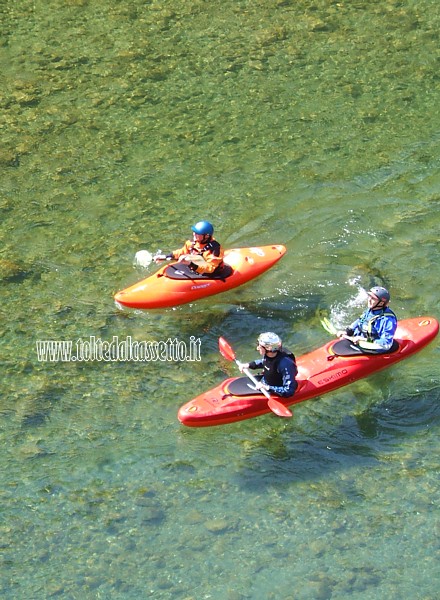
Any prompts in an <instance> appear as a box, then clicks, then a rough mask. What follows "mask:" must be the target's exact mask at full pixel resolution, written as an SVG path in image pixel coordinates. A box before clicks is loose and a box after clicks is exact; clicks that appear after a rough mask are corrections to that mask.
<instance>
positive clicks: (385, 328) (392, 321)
mask: <svg viewBox="0 0 440 600" xmlns="http://www.w3.org/2000/svg"><path fill="white" fill-rule="evenodd" d="M373 328H374V330H375V332H376V334H377V335H378V336H379V337H377V338H375V339H374V340H373V341H371V342H365V341H360V342H359V346H360V347H361V348H368V347H370V348H371V345H374V349H377V350H389V349H390V348H391V346H392V345H393V340H394V334H395V333H396V329H397V319H396V318H395V317H394V316H392V315H390V316H388V315H384V316H383V317H380V318H379V319H376V321H375V322H374V325H373ZM366 343H367V344H369V346H364V344H366Z"/></svg>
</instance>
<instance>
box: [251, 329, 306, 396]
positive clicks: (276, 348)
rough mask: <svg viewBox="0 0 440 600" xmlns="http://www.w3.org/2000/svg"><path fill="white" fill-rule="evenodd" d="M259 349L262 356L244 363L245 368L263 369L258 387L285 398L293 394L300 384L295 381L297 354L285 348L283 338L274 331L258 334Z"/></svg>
mask: <svg viewBox="0 0 440 600" xmlns="http://www.w3.org/2000/svg"><path fill="white" fill-rule="evenodd" d="M257 350H258V352H259V353H260V355H261V358H259V359H257V360H254V361H252V362H250V363H242V364H241V365H240V371H243V369H261V368H262V369H263V376H262V378H261V380H260V381H259V384H258V389H260V388H264V389H265V390H267V391H269V392H273V393H274V394H277V395H278V396H281V397H283V398H289V397H290V396H293V394H294V393H295V390H296V388H297V386H298V384H297V382H296V381H295V377H296V375H297V372H298V371H297V368H296V363H295V356H294V355H293V354H292V352H289V350H284V349H283V345H282V341H281V338H280V337H279V336H278V335H277V334H276V333H273V332H272V331H267V332H265V333H261V334H260V335H259V336H258V342H257Z"/></svg>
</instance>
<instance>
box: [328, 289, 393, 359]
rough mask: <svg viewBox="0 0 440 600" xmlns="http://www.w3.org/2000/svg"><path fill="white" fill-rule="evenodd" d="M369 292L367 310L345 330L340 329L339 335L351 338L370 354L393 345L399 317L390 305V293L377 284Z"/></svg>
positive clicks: (388, 348)
mask: <svg viewBox="0 0 440 600" xmlns="http://www.w3.org/2000/svg"><path fill="white" fill-rule="evenodd" d="M367 294H368V308H367V309H366V311H365V312H364V313H363V314H362V315H361V316H360V317H359V319H356V321H354V322H353V323H352V324H351V325H350V326H349V327H347V329H346V330H345V331H338V336H339V337H343V338H346V339H348V340H350V342H351V343H353V344H356V345H357V346H358V347H359V349H360V350H365V351H366V352H368V353H369V354H371V353H375V354H376V353H383V352H388V351H389V350H390V349H391V347H392V345H393V341H394V334H395V332H396V328H397V317H396V315H395V314H394V312H393V311H392V310H391V309H390V308H389V306H388V304H389V301H390V293H389V291H388V290H387V289H385V288H384V287H382V286H379V285H377V286H374V287H372V288H371V289H370V290H369V291H368V292H367Z"/></svg>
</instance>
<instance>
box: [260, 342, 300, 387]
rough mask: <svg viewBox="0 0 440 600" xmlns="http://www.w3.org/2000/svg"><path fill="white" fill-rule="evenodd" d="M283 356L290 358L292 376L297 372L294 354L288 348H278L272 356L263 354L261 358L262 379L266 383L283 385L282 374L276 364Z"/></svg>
mask: <svg viewBox="0 0 440 600" xmlns="http://www.w3.org/2000/svg"><path fill="white" fill-rule="evenodd" d="M283 358H290V360H291V361H292V362H293V376H294V378H295V375H296V374H297V372H298V371H297V368H296V359H295V355H294V354H293V353H292V352H290V351H289V350H279V351H278V352H277V354H276V356H274V357H273V358H269V357H268V356H266V355H265V356H264V358H263V371H264V373H263V376H264V381H265V382H266V383H267V384H268V385H272V386H277V387H278V386H282V385H283V376H282V373H280V372H279V371H278V365H279V363H280V362H281V360H282V359H283Z"/></svg>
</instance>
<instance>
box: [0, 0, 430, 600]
mask: <svg viewBox="0 0 440 600" xmlns="http://www.w3.org/2000/svg"><path fill="white" fill-rule="evenodd" d="M0 15H1V38H0V83H1V86H0V109H1V113H0V114H1V117H0V118H1V121H0V125H1V133H2V137H1V145H0V173H1V175H0V215H1V221H0V228H1V233H2V249H1V253H0V277H1V280H2V281H1V284H2V286H1V293H2V296H1V299H2V302H1V305H0V317H1V321H0V344H1V346H0V348H1V360H2V364H1V377H2V379H1V383H2V385H1V391H2V400H1V405H0V406H1V408H0V411H1V417H2V418H1V429H0V436H1V447H2V453H1V461H2V464H1V467H2V468H1V471H0V473H1V474H0V489H1V493H2V502H1V507H2V508H1V513H2V521H1V525H0V528H1V529H0V532H1V537H0V539H1V552H2V570H1V580H0V594H1V596H2V597H3V598H7V599H8V600H9V599H11V600H12V599H13V600H15V599H20V600H21V599H25V600H28V599H41V598H58V597H60V598H67V599H70V598H72V599H74V598H78V599H79V598H81V599H83V598H90V599H95V598H96V599H98V598H105V599H109V598H111V599H132V598H150V597H151V598H160V599H161V600H162V599H163V600H168V599H175V598H178V599H182V600H200V599H204V598H206V599H207V598H212V599H214V600H244V599H252V600H260V599H266V598H267V599H276V600H278V599H282V600H326V599H332V600H339V599H342V598H353V599H356V600H358V599H359V600H370V599H371V600H373V599H374V600H376V599H377V598H387V599H390V600H402V599H406V598H408V599H409V598H411V599H420V600H434V599H436V598H438V583H439V578H438V571H439V542H438V540H439V533H440V531H439V525H438V505H439V501H440V498H439V483H438V455H439V451H440V444H439V441H438V438H439V436H438V433H439V423H440V408H439V400H440V385H439V377H438V359H439V343H438V341H435V342H434V343H433V344H432V345H431V346H429V347H428V348H427V349H425V350H424V351H423V352H421V353H420V354H418V355H416V356H415V357H413V358H412V359H410V360H408V361H407V362H405V363H402V364H401V365H398V366H396V367H394V368H393V369H391V370H389V371H386V372H384V373H381V374H379V375H376V376H374V377H372V378H370V379H368V380H367V381H363V382H359V383H357V384H354V385H352V386H350V387H349V388H345V389H343V390H341V391H339V392H336V393H333V394H330V395H328V396H324V397H323V398H320V399H317V400H316V401H311V402H307V403H304V404H303V405H299V406H298V407H296V410H295V416H294V419H293V420H289V421H285V420H281V419H277V418H276V417H275V416H272V415H268V416H267V417H262V418H259V419H256V420H251V421H248V422H243V423H238V424H235V425H231V426H227V427H223V428H222V427H220V428H213V429H202V430H192V429H186V428H183V427H182V426H181V425H179V423H178V421H177V418H176V413H177V409H178V407H179V406H180V405H181V404H183V403H184V402H186V401H187V400H189V399H190V398H192V397H193V396H195V395H196V394H198V393H199V392H200V391H202V390H203V389H208V388H209V387H212V386H214V385H215V384H217V383H218V382H219V381H220V380H221V379H222V378H224V377H225V375H226V374H233V373H235V370H234V367H233V365H230V364H225V362H224V361H223V360H222V359H221V357H220V356H219V353H218V351H217V338H218V336H219V335H224V336H225V337H226V338H227V339H229V340H230V341H231V342H233V345H234V347H235V349H236V351H237V354H238V355H239V356H240V358H241V357H242V358H243V359H250V358H251V357H253V356H254V351H253V347H254V346H253V344H254V340H255V337H256V335H257V334H258V333H259V332H260V331H263V330H267V329H270V330H275V331H278V332H280V333H281V334H282V335H283V338H284V339H285V342H286V344H287V345H288V346H289V347H291V348H292V349H294V350H295V352H296V354H298V355H299V354H301V353H303V352H306V351H309V350H311V349H313V348H315V347H317V346H318V345H320V344H322V343H324V342H325V341H326V340H327V339H328V337H327V334H326V333H325V332H324V331H323V330H322V328H321V327H320V325H319V318H318V317H319V314H321V313H323V314H328V315H330V316H331V318H332V319H333V320H334V321H335V322H337V323H340V324H342V323H346V322H347V321H348V320H349V319H352V318H353V317H354V316H356V315H357V314H358V313H359V311H360V310H361V309H362V307H363V304H362V302H361V300H360V296H361V295H360V291H359V290H360V288H365V287H368V286H370V285H371V284H372V283H373V282H374V283H382V284H385V285H386V286H388V287H389V288H390V290H391V292H392V296H393V304H392V305H393V308H394V309H395V311H396V312H397V313H398V315H399V316H400V317H402V318H404V317H411V316H416V315H424V314H426V315H433V316H435V317H437V318H438V317H439V315H440V305H439V299H438V297H439V294H438V289H439V288H438V281H439V280H440V267H439V262H438V239H439V235H438V232H439V228H440V168H439V167H440V117H439V115H438V106H439V96H440V94H439V75H438V73H439V68H438V67H439V66H438V48H439V44H438V42H439V40H438V32H439V27H440V11H439V8H438V3H437V2H435V1H434V0H421V1H420V0H419V1H417V2H415V1H410V0H402V1H399V2H398V1H384V0H382V1H380V2H379V1H377V2H376V1H372V2H368V3H364V2H360V1H351V2H345V3H344V2H330V1H326V2H324V1H322V0H317V1H316V2H303V1H299V2H293V1H292V2H290V1H289V0H285V1H282V0H278V1H276V0H273V1H255V2H248V1H247V2H245V1H242V2H240V1H237V2H229V1H226V2H217V1H211V2H206V1H201V0H194V1H192V2H183V1H180V2H177V1H168V2H140V1H137V0H134V1H132V2H128V1H121V2H100V1H96V2H88V1H87V0H68V1H65V0H64V1H63V2H61V1H49V2H42V1H36V2H30V1H26V0H20V1H18V2H5V1H3V2H0ZM200 218H209V219H210V220H212V221H213V222H214V224H215V226H216V233H217V237H218V238H219V239H220V240H221V241H222V242H223V243H224V245H225V246H227V247H231V246H249V245H260V244H265V243H273V242H276V243H283V244H285V245H286V246H287V248H288V253H287V254H286V256H285V257H284V258H283V259H282V261H281V262H280V263H278V264H277V265H276V266H275V267H274V268H273V269H272V270H271V271H269V272H268V273H266V274H265V275H263V276H262V277H261V278H260V279H258V280H257V281H255V282H253V283H250V284H248V285H247V286H244V287H243V288H239V289H237V290H235V291H231V292H229V293H227V294H225V295H223V296H217V297H213V298H211V299H206V300H204V301H201V302H199V303H197V304H194V305H189V306H183V307H180V308H178V309H176V310H166V311H156V312H150V313H140V312H131V313H123V312H121V311H119V310H118V309H117V308H116V307H115V305H114V303H113V294H114V292H115V291H116V290H118V289H121V288H123V287H125V286H126V285H128V284H129V283H131V282H134V281H135V280H136V279H139V278H140V277H141V275H142V273H141V272H140V271H136V270H135V269H134V268H133V266H132V260H133V256H134V254H135V252H136V251H137V250H139V249H141V248H146V249H149V250H151V251H154V250H156V249H157V248H161V249H163V250H168V249H170V248H175V247H178V246H179V245H180V244H181V242H183V240H184V239H185V238H186V237H187V235H188V233H189V226H190V225H191V224H192V223H193V222H195V221H196V220H199V219H200ZM90 336H96V337H100V338H101V339H103V340H112V338H113V336H118V337H119V338H120V339H125V338H126V337H127V336H132V338H133V339H135V340H140V341H141V340H167V339H168V338H170V337H171V338H178V339H180V340H184V341H188V340H189V339H190V338H191V336H195V337H196V338H199V339H200V340H201V356H202V360H201V361H200V362H195V363H184V362H168V363H159V362H150V363H146V364H141V363H136V362H130V361H125V362H124V361H120V362H98V361H92V362H81V363H79V362H77V363H62V362H58V363H44V362H39V361H38V360H37V355H36V340H72V341H74V342H75V341H76V340H78V339H89V337H90Z"/></svg>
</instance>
